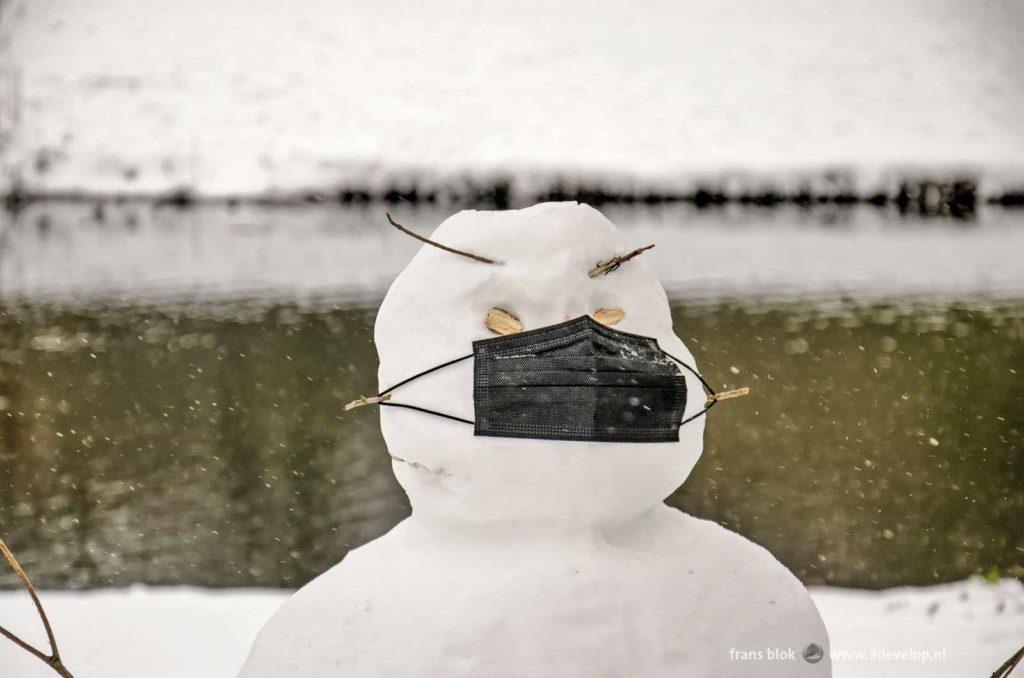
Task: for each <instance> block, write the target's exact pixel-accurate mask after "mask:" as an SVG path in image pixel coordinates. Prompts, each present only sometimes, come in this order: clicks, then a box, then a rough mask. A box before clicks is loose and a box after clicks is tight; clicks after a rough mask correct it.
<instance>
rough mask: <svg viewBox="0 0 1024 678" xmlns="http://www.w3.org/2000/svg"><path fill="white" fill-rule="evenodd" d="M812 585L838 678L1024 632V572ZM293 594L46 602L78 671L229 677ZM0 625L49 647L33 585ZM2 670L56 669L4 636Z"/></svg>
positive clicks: (867, 675) (951, 662)
mask: <svg viewBox="0 0 1024 678" xmlns="http://www.w3.org/2000/svg"><path fill="white" fill-rule="evenodd" d="M812 594H813V596H814V599H815V601H816V602H817V604H818V607H819V609H820V610H821V613H822V616H823V617H824V619H825V623H826V625H827V626H828V630H829V635H830V637H831V641H832V651H833V663H834V666H835V676H836V677H837V678H883V677H886V678H888V677H897V676H898V677H899V678H925V677H927V678H964V677H972V676H973V677H977V678H981V677H982V676H988V675H990V674H991V673H992V672H993V671H994V670H995V669H996V667H998V666H999V665H1000V664H1001V663H1002V662H1003V661H1004V660H1006V659H1007V658H1008V657H1009V656H1010V655H1011V654H1013V652H1015V651H1016V650H1017V649H1018V648H1019V647H1020V646H1021V644H1022V643H1024V584H1021V582H1019V581H1017V580H1011V579H1005V580H1002V581H1000V582H998V583H995V584H989V583H986V582H983V581H980V580H971V581H964V582H959V583H954V584H945V585H941V586H932V587H928V588H917V589H913V588H901V589H892V590H888V591H880V592H871V591H855V590H846V589H834V588H824V587H818V588H813V589H812ZM286 595H287V593H286V592H281V591H267V590H258V589H253V590H247V589H230V590H204V589H194V588H144V587H137V588H131V589H128V590H97V591H89V592H78V593H73V592H55V591H47V592H44V593H43V601H44V604H45V605H46V608H47V610H48V611H49V612H50V616H51V619H52V621H53V623H54V625H55V627H56V633H57V636H58V642H60V645H61V652H62V654H63V656H64V658H65V659H66V662H67V664H68V666H69V667H70V668H71V669H72V670H73V671H74V673H75V675H76V676H77V677H78V678H93V677H95V678H140V677H142V676H145V678H182V677H184V676H187V677H188V678H207V677H208V678H225V677H229V676H234V675H235V673H236V672H237V670H238V668H240V666H241V662H242V661H243V659H244V658H245V655H246V653H247V651H248V648H249V644H250V643H251V642H252V639H253V637H254V635H255V634H256V632H257V631H258V630H259V628H260V627H261V626H262V624H263V622H264V621H266V619H267V618H268V617H269V616H270V615H271V613H273V611H274V610H275V609H276V608H277V606H278V605H280V604H281V602H282V601H283V600H284V598H285V596H286ZM0 624H3V625H6V626H8V627H11V628H13V629H15V630H17V631H18V632H20V633H22V634H23V636H25V637H28V638H30V639H32V640H34V641H35V642H36V643H37V645H38V646H45V637H44V636H43V634H42V631H41V630H40V629H39V628H37V627H38V623H37V619H36V618H35V616H34V613H33V611H32V609H31V605H30V603H29V601H28V597H27V596H26V595H25V594H24V593H23V592H0ZM395 651H396V652H400V651H401V648H395ZM766 661H767V659H766ZM0 675H2V676H3V677H4V678H37V677H38V678H46V677H47V676H50V675H53V674H52V673H51V672H50V671H49V669H47V668H46V667H45V666H43V665H42V664H41V663H39V661H38V660H36V659H34V658H32V657H30V656H29V655H27V654H25V653H23V652H22V651H21V650H18V649H17V648H15V647H14V646H13V645H11V644H10V643H7V642H6V641H3V639H0ZM749 675H756V672H755V671H753V669H751V671H750V673H749Z"/></svg>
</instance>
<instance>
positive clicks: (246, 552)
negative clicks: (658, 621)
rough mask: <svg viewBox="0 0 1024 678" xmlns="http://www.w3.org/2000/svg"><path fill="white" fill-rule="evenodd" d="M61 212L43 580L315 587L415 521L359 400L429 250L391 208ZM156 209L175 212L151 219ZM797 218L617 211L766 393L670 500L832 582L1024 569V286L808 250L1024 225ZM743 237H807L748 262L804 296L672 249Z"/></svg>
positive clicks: (31, 361)
mask: <svg viewBox="0 0 1024 678" xmlns="http://www.w3.org/2000/svg"><path fill="white" fill-rule="evenodd" d="M34 209H36V210H37V211H35V212H34V213H22V214H21V215H18V216H17V217H16V218H12V217H8V219H9V221H8V223H6V224H5V230H4V231H3V238H4V240H3V242H4V243H5V245H4V250H3V251H2V252H0V265H2V266H3V270H0V281H3V283H4V288H3V290H2V294H3V297H2V302H0V534H3V535H4V537H5V539H7V540H8V541H9V543H10V545H11V546H12V547H13V548H14V549H15V550H16V552H17V553H18V555H19V557H20V558H21V560H22V562H23V564H24V565H25V566H26V568H27V569H28V570H29V571H30V572H31V573H32V575H33V577H34V579H35V580H36V582H37V583H39V584H41V585H43V586H95V585H109V584H118V585H121V584H128V583H131V582H139V581H144V582H150V583H193V584H206V585H216V586H219V585H232V586H235V585H267V586H296V585H299V584H301V583H303V582H305V581H307V580H308V579H309V578H310V577H312V576H314V575H315V574H317V573H318V572H320V571H322V570H323V569H325V568H326V567H328V566H329V565H331V564H333V563H335V562H337V561H338V560H339V559H340V558H341V557H342V556H343V555H344V553H345V552H346V551H347V550H348V549H350V548H352V547H355V546H358V545H359V544H362V543H364V542H366V541H368V540H370V539H372V538H374V537H375V536H377V535H379V534H381V533H383V532H384V531H386V530H387V529H388V528H389V527H390V526H392V525H394V524H395V523H396V522H397V521H398V520H400V519H401V518H402V517H403V516H405V515H406V514H407V513H408V510H409V507H408V503H407V501H406V499H405V496H404V494H403V493H402V491H401V488H400V487H399V486H398V485H397V483H396V482H395V480H394V478H393V476H392V474H391V469H390V463H389V459H388V456H387V454H386V451H385V449H384V446H383V441H382V439H381V436H380V432H379V429H378V426H377V418H376V416H375V415H374V413H373V412H371V411H359V412H354V413H350V414H347V415H342V413H341V406H342V405H343V404H344V403H345V402H347V401H348V400H350V399H351V398H352V397H353V396H354V395H355V394H359V393H367V392H370V391H372V390H373V388H374V385H375V370H376V354H375V351H374V347H373V344H372V327H373V321H374V305H375V300H376V299H377V298H378V297H379V294H380V293H381V292H382V290H383V285H385V284H386V282H387V281H388V280H390V277H391V276H393V275H394V272H395V271H397V270H398V269H400V267H401V266H402V265H403V264H404V262H405V261H406V260H407V259H408V257H409V256H410V255H411V253H412V252H413V251H414V250H415V243H409V242H406V240H405V239H404V238H400V237H399V238H396V237H394V234H393V233H392V232H390V231H388V230H386V229H383V228H381V227H378V226H374V225H373V219H374V218H375V215H376V212H375V211H372V210H355V211H344V210H340V211H339V210H338V209H336V208H325V207H319V206H316V207H311V208H308V209H304V208H293V209H291V210H257V209H252V208H245V209H242V208H240V209H238V210H231V209H229V208H227V207H218V208H211V209H210V210H207V211H204V210H186V211H177V210H166V209H165V210H156V209H154V208H152V207H145V206H132V205H121V206H108V207H106V208H105V210H104V213H103V214H100V215H97V214H95V213H94V210H95V208H92V207H86V206H81V205H72V206H67V205H65V206H57V207H56V208H55V207H54V206H50V207H46V206H43V207H40V208H34ZM132 209H137V210H138V211H139V214H148V215H149V216H146V217H144V218H143V217H138V220H137V221H136V222H135V226H134V227H131V228H129V227H128V226H127V225H126V223H124V221H123V220H124V218H125V216H124V215H125V214H128V213H130V212H131V210H132ZM673 210H675V211H673ZM780 214H781V216H780ZM785 214H786V213H778V212H758V211H754V212H736V213H715V212H712V213H710V214H707V213H686V212H683V211H680V210H678V209H676V208H672V209H671V210H666V211H645V212H640V211H637V212H629V211H623V212H621V213H620V214H617V215H614V216H615V218H616V221H617V222H619V223H623V224H626V228H627V233H628V235H629V236H630V237H635V238H636V239H637V240H647V239H650V240H651V241H655V242H658V244H659V247H658V248H657V249H661V250H662V259H660V260H658V262H657V266H658V267H659V268H660V270H662V271H663V272H664V271H668V274H667V277H668V278H670V279H675V280H677V281H683V282H684V283H685V284H682V285H680V286H678V287H676V290H677V292H676V293H675V294H674V297H675V299H676V301H675V307H674V317H675V323H676V329H677V332H678V333H679V334H680V335H681V336H682V337H683V338H684V340H686V341H687V342H688V344H689V345H690V347H691V349H692V350H693V352H694V354H695V355H696V357H697V360H698V361H699V363H700V365H701V367H702V369H703V370H704V371H705V373H706V374H707V375H708V376H709V378H710V380H711V382H712V383H715V384H721V385H723V386H725V387H729V386H733V385H749V386H752V387H753V388H754V392H753V395H752V396H751V397H750V398H747V399H745V400H743V401H738V402H737V403H736V404H733V405H730V407H729V409H728V413H727V414H720V415H719V416H717V417H714V418H713V419H712V420H711V422H710V424H709V427H708V434H707V445H706V452H705V455H704V457H703V458H702V460H701V461H700V463H699V464H698V466H697V468H696V469H695V471H694V473H693V475H692V476H691V479H690V480H689V481H688V482H687V483H686V485H685V486H684V487H683V488H681V489H680V490H678V491H677V492H676V493H675V494H674V495H673V496H672V497H671V498H670V499H669V502H670V503H671V504H673V505H675V506H679V507H681V508H683V509H684V510H687V511H689V512H692V513H694V514H697V515H700V516H705V517H709V518H712V519H715V520H718V521H721V522H723V523H724V524H726V525H727V526H729V527H730V528H732V529H735V530H737V531H739V532H741V533H743V534H745V535H747V536H749V537H751V538H752V539H754V540H755V541H758V542H759V543H761V544H763V545H764V546H766V547H768V548H769V549H770V550H771V551H772V552H773V553H775V554H776V555H777V556H778V557H779V558H780V559H781V560H783V562H785V563H786V564H787V565H788V566H790V567H791V568H792V569H793V570H794V571H795V572H796V573H797V574H798V575H799V576H800V577H801V578H802V579H803V580H804V581H807V582H827V583H831V584H838V585H844V586H867V587H878V586H890V585H897V584H924V583H932V582H934V581H938V580H947V579H955V578H960V577H963V576H965V575H968V574H973V573H985V572H989V571H990V570H992V569H993V568H996V569H998V570H999V571H1001V572H1003V573H1016V574H1018V575H1020V574H1024V571H1022V570H1021V569H1020V568H1021V563H1022V559H1024V453H1022V450H1024V432H1022V431H1024V418H1022V415H1021V413H1022V412H1024V386H1022V385H1021V380H1020V372H1021V370H1022V369H1024V301H1022V299H1024V295H1021V296H1015V295H1014V294H995V293H994V292H993V290H994V289H996V288H993V287H992V286H991V283H992V280H993V279H995V278H994V277H989V278H986V279H984V280H982V281H981V282H976V284H975V285H974V286H969V285H968V286H964V288H963V291H962V292H961V293H959V294H957V291H956V290H955V289H949V288H945V287H942V285H940V284H938V282H936V283H935V284H932V283H928V285H931V286H928V285H925V286H924V287H921V286H920V285H921V284H922V283H923V282H928V281H929V280H933V278H929V277H928V276H926V275H924V274H923V273H920V272H918V273H916V274H915V275H916V276H917V277H916V278H913V281H914V283H913V284H910V285H906V286H902V287H901V286H900V285H898V284H895V285H891V286H890V287H888V288H882V287H880V286H864V287H857V286H856V285H855V284H853V283H854V282H855V277H854V276H855V275H859V274H857V273H856V271H857V266H855V265H850V266H848V267H847V268H846V269H840V270H837V271H836V275H835V276H834V277H833V278H829V277H828V275H827V274H824V273H821V272H818V271H817V269H814V268H813V267H812V266H810V261H811V257H810V256H809V255H808V257H807V260H806V261H805V260H802V259H801V257H802V256H804V255H802V254H800V253H801V252H803V251H804V248H805V246H806V242H805V238H806V239H809V240H811V241H814V242H819V243H826V245H827V247H839V245H838V244H836V243H838V242H846V243H847V244H849V243H852V242H855V241H858V240H859V239H864V238H865V237H866V236H865V232H867V233H869V234H871V239H872V240H873V241H875V242H876V243H882V244H883V245H884V244H885V243H886V242H888V241H893V242H897V243H899V242H900V241H901V239H902V240H903V241H909V239H915V240H917V241H918V242H921V243H926V244H924V245H922V247H923V248H924V249H925V250H926V251H927V250H928V248H929V247H931V248H934V247H937V246H936V244H935V243H936V242H944V243H949V242H959V243H960V245H961V246H960V248H959V249H960V252H959V255H960V256H959V259H958V261H957V264H958V266H959V267H960V268H961V269H963V270H965V271H984V270H997V269H999V264H998V261H997V262H996V263H992V262H987V261H985V256H987V253H990V252H991V251H992V250H991V249H990V248H991V247H993V245H991V244H985V243H986V242H987V241H989V240H991V241H992V242H995V239H996V236H998V235H1004V236H1007V237H1008V239H1009V240H1010V241H1011V242H1012V236H1011V235H1010V233H1011V230H1010V228H1009V226H1007V225H1006V223H1010V222H1011V219H1010V217H1006V216H1005V214H1003V215H1002V216H1000V217H999V219H1006V220H1007V222H1006V223H1002V222H1000V221H999V220H998V219H996V221H994V222H992V223H979V224H974V225H967V226H959V227H954V226H949V225H944V224H939V225H936V226H933V227H929V226H924V225H920V224H912V223H905V222H891V223H890V222H887V221H885V219H882V218H880V217H879V215H878V213H877V212H873V211H867V212H863V211H862V212H850V213H845V214H840V215H839V217H838V218H837V217H836V215H831V214H825V215H822V214H817V215H808V214H805V213H788V214H789V217H788V221H787V217H786V216H785ZM1007 214H1010V215H1013V213H1007ZM1018 214H1019V213H1018ZM154 215H155V216H154ZM204 215H205V216H210V215H215V216H211V218H210V221H209V224H208V226H209V229H210V230H209V231H207V230H205V229H206V228H207V224H205V223H204V222H203V219H204ZM216 215H219V216H216ZM225 215H228V216H225ZM230 215H234V216H233V217H232V216H230ZM751 215H754V216H751ZM756 215H762V217H763V219H762V221H763V222H764V223H761V224H760V225H758V224H757V223H755V221H756V220H755V218H754V217H755V216H756ZM97 216H100V217H101V219H99V220H97V218H96V217H97ZM243 216H244V219H243V218H240V217H243ZM440 216H441V215H439V214H436V213H430V212H422V211H421V212H417V213H411V212H409V213H405V214H404V215H403V218H406V219H407V220H408V221H409V222H410V223H414V224H424V225H427V224H433V223H436V222H437V221H438V220H439V219H440ZM342 217H343V218H342ZM1014 218H1016V219H1017V222H1016V226H1017V227H1018V229H1017V230H1022V229H1020V228H1019V227H1020V226H1021V225H1024V224H1022V223H1021V220H1020V218H1019V217H1014ZM243 223H244V224H249V225H248V226H242V225H239V224H243ZM259 224H264V226H259ZM132 228H134V229H135V230H131V229H132ZM680 233H682V234H683V235H680ZM716 233H719V236H717V237H719V238H720V240H722V242H719V243H718V245H715V244H714V243H713V240H714V238H715V237H716V236H715V234H716ZM737 233H739V234H740V235H742V236H744V237H743V238H738V239H737V240H735V242H743V241H744V238H749V239H752V240H753V241H754V242H762V241H763V238H764V237H765V234H766V233H767V234H769V235H771V236H774V239H775V240H776V242H775V246H776V247H777V248H779V249H780V250H782V251H784V252H789V253H791V257H790V259H791V261H792V266H791V267H790V270H789V272H788V273H786V274H784V275H783V274H778V273H774V272H773V269H772V268H771V267H770V266H762V267H761V268H756V265H755V264H751V266H754V272H755V273H756V276H754V277H753V278H750V280H754V281H756V280H758V279H761V280H764V279H768V278H772V276H775V278H773V279H775V280H782V281H786V280H788V281H790V282H789V283H788V284H791V285H793V286H794V289H787V288H786V287H785V286H783V287H771V286H767V287H765V288H764V289H760V288H757V287H740V288H737V287H735V286H730V285H731V277H730V275H729V271H728V270H727V271H725V272H723V273H722V274H721V275H720V276H719V277H718V278H713V277H711V278H709V277H708V276H706V275H704V276H703V278H700V277H699V276H698V277H691V278H687V277H686V275H685V274H683V273H680V272H679V270H678V269H681V268H686V262H679V261H673V257H671V256H665V250H670V251H671V250H672V249H673V248H674V247H682V246H683V245H685V244H686V243H687V241H688V238H687V236H693V238H696V239H698V240H701V241H702V242H704V243H705V244H704V246H703V247H702V248H700V249H699V250H697V251H694V252H693V253H692V257H690V258H689V259H688V261H697V260H699V259H700V258H701V257H700V256H698V255H701V254H703V253H706V252H707V251H709V250H711V251H713V250H714V248H715V247H719V248H721V249H722V250H723V252H725V251H726V250H727V249H728V248H726V246H725V244H723V242H733V240H732V239H733V238H736V236H737ZM908 233H910V235H908ZM993 233H994V234H995V235H993ZM652 235H653V236H655V237H651V236H652ZM245 243H248V244H245ZM979 243H981V244H979ZM904 246H906V245H905V244H904V245H899V247H904ZM943 246H946V245H943ZM190 248H191V249H190ZM222 248H227V250H232V251H227V250H225V249H222ZM326 248H329V251H328V250H327V249H326ZM657 249H656V250H655V251H657ZM59 252H63V253H64V261H65V267H64V270H63V271H62V270H61V268H60V266H59V261H60V257H59V256H58V254H57V253H59ZM189 252H191V254H189ZM374 252H376V259H375V260H373V261H372V262H369V263H367V262H361V261H360V260H359V259H360V258H362V257H367V256H370V255H371V254H373V253H374ZM794 253H795V254H794ZM670 254H671V252H670ZM161 255H162V256H161ZM718 256H719V255H717V254H713V255H712V260H713V261H717V259H715V257H718ZM767 256H768V257H769V258H770V257H771V256H774V255H772V254H770V253H769V254H768V255H767ZM993 256H994V255H993ZM147 257H148V258H147ZM248 257H255V259H250V258H248ZM260 257H262V258H260ZM972 257H973V258H972ZM304 258H305V259H306V260H307V263H308V265H307V266H306V267H305V269H306V270H305V273H301V272H302V269H303V266H301V265H300V264H301V263H302V261H303V259H304ZM735 258H736V259H740V260H744V261H754V260H755V259H756V258H757V257H755V256H753V255H752V254H751V253H750V252H746V251H742V252H737V253H736V254H735ZM211 262H212V263H211ZM216 262H220V264H221V265H220V266H218V265H216ZM925 263H927V262H925ZM370 264H372V265H370ZM703 265H705V266H707V267H706V268H704V269H702V270H703V271H711V270H713V269H712V267H710V265H708V264H707V262H705V264H703ZM863 266H866V267H870V264H868V263H864V264H863ZM907 266H908V267H917V268H920V269H922V270H924V269H927V268H928V266H925V265H922V262H908V263H907ZM12 267H13V268H16V269H20V270H19V271H17V272H12ZM936 267H937V268H939V269H940V270H941V269H942V264H941V263H936ZM336 268H337V270H336ZM673 271H674V273H673ZM808 271H811V272H812V273H813V275H810V274H808ZM98 272H104V273H103V275H100V273H98ZM749 272H750V271H749V270H748V271H747V273H749ZM794 272H795V273H794ZM826 273H827V272H826ZM300 274H301V275H300ZM133 275H135V276H137V278H136V279H137V280H138V284H136V285H134V286H132V285H129V284H127V283H130V282H131V280H132V279H133V278H132V276H133ZM702 275H703V274H702ZM999 275H1001V276H1002V277H1001V278H999V280H1000V281H1001V282H1000V283H999V284H1000V285H1003V286H1004V287H1002V288H998V289H1002V290H1003V291H1004V292H1005V291H1006V290H1007V289H1010V290H1011V291H1012V288H1013V285H1016V282H1015V279H1014V277H1013V275H1012V272H1005V271H1004V272H1003V273H1000V274H999ZM1018 275H1019V272H1018ZM784 276H790V277H788V278H786V277H784ZM799 276H803V278H802V279H803V280H804V282H805V283H806V284H801V283H800V280H801V278H800V277H799ZM844 276H845V277H844ZM698 278H700V280H703V281H704V284H703V287H702V286H701V285H698V284H697V282H699V281H700V280H698ZM939 278H940V276H934V280H935V281H938V279H939ZM966 278H967V276H966V275H965V274H961V277H960V278H958V280H966ZM104 281H105V283H104ZM695 281H696V282H695ZM836 281H838V284H837V283H836ZM939 282H941V281H939ZM101 283H104V284H101ZM830 284H831V285H832V287H831V288H830V287H829V285H830ZM830 289H831V290H832V291H831V293H827V292H828V290H830ZM680 290H682V291H680ZM737 290H739V292H737ZM804 292H810V293H811V295H810V296H811V297H812V298H804V295H802V294H801V293H804ZM840 292H842V296H840V294H839V293H840ZM922 292H929V294H922ZM14 584H15V581H14V579H13V576H11V575H9V574H6V573H5V574H2V575H0V585H6V586H11V585H14Z"/></svg>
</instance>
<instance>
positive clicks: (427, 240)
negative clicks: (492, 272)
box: [384, 212, 501, 264]
mask: <svg viewBox="0 0 1024 678" xmlns="http://www.w3.org/2000/svg"><path fill="white" fill-rule="evenodd" d="M384 214H385V215H387V218H388V221H389V222H390V223H391V225H392V226H394V227H395V228H397V229H398V230H399V231H401V232H402V233H405V234H406V235H409V236H412V237H413V238H416V239H417V240H419V241H420V242H425V243H427V244H428V245H433V246H434V247H436V248H438V249H442V250H444V251H445V252H451V253H452V254H458V255H459V256H462V257H469V258H470V259H472V260H473V261H479V262H480V263H482V264H500V263H501V262H500V261H495V260H494V259H488V258H487V257H481V256H480V255H479V254H473V253H472V252H463V251H462V250H457V249H455V248H454V247H448V246H447V245H442V244H441V243H439V242H434V241H433V240H431V239H430V238H424V237H423V236H422V235H419V234H418V233H413V232H412V231H410V230H409V229H408V228H406V227H405V226H402V225H401V224H400V223H398V222H397V221H395V220H394V219H392V218H391V215H390V214H388V213H387V212H385V213H384Z"/></svg>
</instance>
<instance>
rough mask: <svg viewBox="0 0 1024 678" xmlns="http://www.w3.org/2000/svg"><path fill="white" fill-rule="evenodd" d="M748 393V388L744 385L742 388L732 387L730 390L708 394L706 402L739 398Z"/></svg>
mask: <svg viewBox="0 0 1024 678" xmlns="http://www.w3.org/2000/svg"><path fill="white" fill-rule="evenodd" d="M749 394H750V388H748V387H747V386H744V387H743V388H734V389H733V390H731V391H723V392H722V393H716V394H715V395H709V396H708V402H709V403H711V402H714V401H716V400H728V399H729V398H741V397H743V396H745V395H749Z"/></svg>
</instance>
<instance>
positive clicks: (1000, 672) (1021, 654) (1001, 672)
mask: <svg viewBox="0 0 1024 678" xmlns="http://www.w3.org/2000/svg"><path fill="white" fill-rule="evenodd" d="M1022 660H1024V647H1022V648H1020V649H1019V650H1017V652H1016V653H1015V654H1014V655H1013V656H1012V657H1010V658H1009V659H1007V660H1006V662H1005V663H1004V664H1003V665H1002V666H1000V667H999V668H998V669H996V672H995V673H993V674H992V678H1007V676H1009V675H1010V674H1011V673H1013V670H1014V669H1015V668H1017V665H1018V664H1020V663H1021V661H1022Z"/></svg>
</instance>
